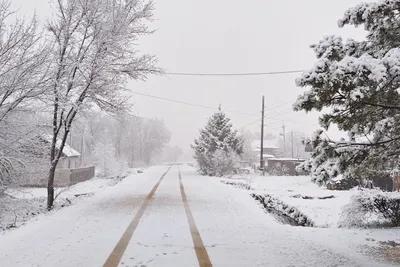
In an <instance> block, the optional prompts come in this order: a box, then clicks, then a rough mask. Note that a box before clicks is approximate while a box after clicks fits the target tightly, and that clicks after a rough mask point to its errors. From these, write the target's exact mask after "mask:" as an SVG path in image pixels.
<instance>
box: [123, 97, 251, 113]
mask: <svg viewBox="0 0 400 267" xmlns="http://www.w3.org/2000/svg"><path fill="white" fill-rule="evenodd" d="M131 93H132V94H135V95H141V96H146V97H150V98H155V99H159V100H164V101H169V102H173V103H178V104H183V105H188V106H194V107H199V108H205V109H212V110H218V108H215V107H210V106H205V105H199V104H193V103H189V102H185V101H180V100H175V99H170V98H165V97H160V96H155V95H149V94H144V93H139V92H132V91H131ZM224 111H225V112H229V113H235V114H239V115H245V116H252V117H255V116H257V115H255V114H251V113H244V112H239V111H234V110H224Z"/></svg>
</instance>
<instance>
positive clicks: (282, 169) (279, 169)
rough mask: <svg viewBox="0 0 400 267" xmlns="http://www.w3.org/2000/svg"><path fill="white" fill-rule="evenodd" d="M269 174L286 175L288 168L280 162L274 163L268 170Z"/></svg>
mask: <svg viewBox="0 0 400 267" xmlns="http://www.w3.org/2000/svg"><path fill="white" fill-rule="evenodd" d="M269 174H270V175H273V176H288V175H289V168H288V167H286V166H285V165H283V164H281V163H276V164H274V166H273V167H272V168H271V170H270V171H269Z"/></svg>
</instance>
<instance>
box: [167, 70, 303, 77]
mask: <svg viewBox="0 0 400 267" xmlns="http://www.w3.org/2000/svg"><path fill="white" fill-rule="evenodd" d="M300 72H304V70H286V71H270V72H242V73H194V72H166V73H165V74H167V75H175V76H263V75H278V74H291V73H300Z"/></svg>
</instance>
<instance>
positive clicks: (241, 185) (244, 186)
mask: <svg viewBox="0 0 400 267" xmlns="http://www.w3.org/2000/svg"><path fill="white" fill-rule="evenodd" d="M221 183H223V184H227V185H232V186H234V187H237V188H241V189H245V190H253V188H252V187H251V185H250V183H248V182H244V181H221Z"/></svg>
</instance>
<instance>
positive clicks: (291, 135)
mask: <svg viewBox="0 0 400 267" xmlns="http://www.w3.org/2000/svg"><path fill="white" fill-rule="evenodd" d="M290 137H291V138H292V159H293V158H294V150H293V149H294V147H293V131H292V132H290Z"/></svg>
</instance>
